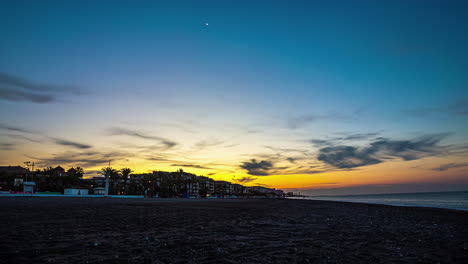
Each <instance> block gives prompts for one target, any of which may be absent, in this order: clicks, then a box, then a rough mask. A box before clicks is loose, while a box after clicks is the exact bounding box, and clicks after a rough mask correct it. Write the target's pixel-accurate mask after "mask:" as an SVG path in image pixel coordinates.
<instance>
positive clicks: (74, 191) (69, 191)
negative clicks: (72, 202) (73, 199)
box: [63, 187, 88, 195]
mask: <svg viewBox="0 0 468 264" xmlns="http://www.w3.org/2000/svg"><path fill="white" fill-rule="evenodd" d="M63 194H65V195H88V189H86V188H83V187H71V188H66V189H65V190H64V192H63Z"/></svg>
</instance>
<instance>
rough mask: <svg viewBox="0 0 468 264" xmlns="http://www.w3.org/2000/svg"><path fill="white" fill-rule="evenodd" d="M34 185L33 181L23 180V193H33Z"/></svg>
mask: <svg viewBox="0 0 468 264" xmlns="http://www.w3.org/2000/svg"><path fill="white" fill-rule="evenodd" d="M35 186H36V183H35V182H23V192H24V193H34V187H35Z"/></svg>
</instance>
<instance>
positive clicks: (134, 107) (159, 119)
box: [0, 0, 468, 188]
mask: <svg viewBox="0 0 468 264" xmlns="http://www.w3.org/2000/svg"><path fill="white" fill-rule="evenodd" d="M205 23H208V26H206V25H205ZM0 30H1V32H2V33H3V35H2V41H1V42H0V58H1V59H0V72H2V73H4V74H6V75H7V76H10V77H11V76H13V77H15V78H16V79H20V80H22V81H27V82H28V84H44V85H46V86H47V87H49V86H53V87H56V86H59V87H58V88H57V89H55V90H54V89H52V90H53V91H47V89H46V90H41V89H44V87H39V90H38V89H31V86H28V87H29V88H28V87H23V86H21V85H18V83H15V84H12V83H11V80H10V79H9V80H10V81H8V80H6V77H3V79H2V80H1V81H2V82H1V83H0V100H1V101H0V102H1V104H0V111H1V113H2V116H1V118H0V121H1V123H2V124H3V127H4V128H3V130H4V134H3V136H2V135H0V137H1V139H2V141H1V142H2V144H4V146H7V147H4V148H5V150H3V151H2V150H0V157H3V159H4V160H6V162H10V163H15V162H17V163H20V161H22V160H24V159H29V158H35V159H42V160H43V163H42V164H43V165H54V164H57V163H59V161H60V160H59V159H57V161H55V162H54V161H53V159H54V158H53V157H56V156H57V155H59V156H63V154H64V153H66V154H70V153H69V151H76V150H67V149H61V148H60V147H64V145H63V144H62V145H60V144H57V142H56V141H55V143H54V140H52V139H50V137H53V138H66V139H67V140H71V141H79V142H87V144H89V145H90V146H92V147H93V148H100V149H102V148H106V149H109V150H112V149H115V148H117V147H118V146H120V145H118V144H120V143H121V142H120V141H119V142H117V141H118V140H114V139H113V137H112V136H110V135H109V129H112V128H115V127H119V128H122V127H123V128H125V129H131V130H132V131H139V132H140V133H149V134H151V135H153V136H154V137H163V138H170V137H172V138H171V139H172V140H173V141H175V142H177V143H178V146H179V149H176V150H173V149H172V150H165V151H166V152H167V153H166V152H164V153H162V154H164V155H166V156H167V157H170V159H171V160H174V159H176V158H177V159H178V160H181V159H182V157H183V158H187V159H186V160H183V162H188V161H189V160H191V162H195V163H196V162H201V161H202V162H206V160H207V159H209V160H210V162H211V161H212V162H211V163H220V162H222V161H220V160H216V157H220V156H223V157H224V155H225V154H223V153H218V154H216V155H215V154H213V153H211V154H210V153H206V154H200V152H203V151H201V150H198V151H196V153H197V154H196V155H199V156H196V155H195V154H193V152H194V151H193V148H194V147H193V146H197V143H200V142H205V143H206V142H208V141H209V142H211V144H205V145H209V146H210V147H214V146H217V144H215V143H217V142H218V143H219V142H223V143H225V144H226V146H228V145H234V144H237V145H238V148H239V149H238V150H232V151H231V150H229V151H227V150H225V152H229V153H232V154H233V156H232V157H231V156H230V157H229V158H228V157H226V158H225V159H224V160H225V161H223V162H224V163H227V164H223V165H224V167H223V169H226V171H224V172H222V171H219V170H216V169H213V170H209V171H206V172H204V173H212V174H213V175H224V176H223V177H224V178H229V177H232V175H229V176H228V171H231V172H229V173H233V172H235V173H236V175H247V176H248V177H250V176H249V175H255V174H258V173H251V171H249V170H248V169H246V168H245V167H242V166H243V165H242V164H243V163H242V162H244V161H245V160H249V159H253V158H256V159H257V161H260V160H266V161H271V162H272V163H273V164H274V165H273V166H276V167H278V168H284V167H285V166H284V164H283V165H282V162H283V161H281V160H278V159H280V158H278V153H269V154H270V155H273V156H274V157H273V156H271V157H268V156H267V154H265V149H264V147H265V146H271V145H275V146H276V147H282V148H285V147H288V146H294V147H299V148H300V149H302V150H304V149H305V150H306V151H308V154H307V155H309V156H307V158H304V160H305V161H304V163H303V164H301V165H300V166H299V165H297V164H295V163H294V164H295V165H294V166H296V165H297V166H296V167H294V166H293V167H294V168H292V167H291V168H288V169H289V170H288V173H289V174H294V170H297V173H298V174H301V175H302V176H301V177H309V178H310V177H315V176H304V173H303V172H304V171H303V169H302V168H299V167H311V166H319V167H320V166H322V165H323V166H324V167H325V168H324V170H325V171H329V170H330V168H329V167H327V166H332V168H331V169H334V168H333V166H334V167H335V169H336V165H337V164H336V163H332V162H331V163H330V162H327V161H325V162H324V161H323V160H317V158H316V157H317V153H321V152H320V147H319V146H313V145H310V140H312V139H327V140H328V139H330V138H333V137H335V136H334V135H336V134H340V133H341V134H353V133H354V134H357V133H361V134H363V133H378V134H379V136H378V137H380V138H386V139H389V140H400V141H401V140H403V141H404V140H408V141H411V140H415V138H417V137H421V136H427V135H435V134H441V133H447V134H444V135H446V136H445V137H444V138H443V139H441V142H440V143H438V144H440V146H448V145H449V144H451V145H453V144H457V145H459V146H462V145H464V144H466V143H467V142H468V134H467V129H468V127H467V125H466V124H467V122H466V117H467V105H468V99H467V98H468V74H467V69H468V49H467V48H466V47H468V34H466V32H468V2H467V1H427V0H424V1H423V0H421V1H416V0H414V1H4V2H2V5H1V8H0ZM26 86H27V85H26ZM70 87H71V88H70ZM33 88H34V87H33ZM2 89H3V90H2ZM5 89H6V90H5ZM73 89H77V90H79V92H78V93H75V92H73V91H74V90H73ZM12 91H13V92H12ZM17 91H21V93H18V92H17ZM25 91H26V92H27V93H26V94H25V93H24V92H25ZM31 91H32V92H31ZM29 93H33V94H32V95H31V94H29ZM34 93H40V94H46V95H47V96H49V97H48V98H49V99H48V100H45V101H44V102H37V100H36V101H34V100H33V98H35V97H34V96H35V94H34ZM7 126H10V127H11V126H13V127H15V128H23V129H27V130H34V132H37V133H39V137H40V139H37V140H36V139H34V140H36V141H40V142H41V144H42V146H43V145H44V144H45V145H47V144H49V145H51V146H50V147H49V148H47V150H44V148H43V147H40V146H38V144H37V143H38V142H34V141H31V140H29V141H28V140H26V142H22V141H21V139H20V138H19V137H16V138H15V137H13V136H12V135H11V133H10V132H11V131H14V130H11V129H10V130H8V129H6V128H5V127H7ZM182 127H183V128H182ZM182 130H186V132H187V131H188V130H191V131H192V132H196V133H193V134H196V135H190V134H186V135H183V134H179V133H182V132H181V131H182ZM106 131H107V132H106ZM16 132H18V131H16ZM114 132H115V131H114ZM20 133H21V132H20ZM37 133H36V135H35V136H37ZM110 134H112V133H110ZM114 134H115V133H114ZM130 134H131V133H130ZM23 136H24V135H23ZM114 136H115V135H114ZM133 136H134V135H133ZM130 137H131V135H130ZM376 137H377V136H376ZM139 139H144V138H142V137H140V138H139ZM146 139H148V138H146ZM22 140H23V141H25V139H22ZM106 140H107V141H106ZM372 140H378V139H376V138H373V139H368V141H362V140H358V141H355V142H339V144H345V143H346V145H351V146H355V147H360V148H365V147H366V145H369V144H371V143H372V142H373V141H372ZM51 141H52V142H51ZM5 144H7V145H5ZM8 144H11V146H10V145H8ZM29 144H33V145H29ZM54 144H55V145H59V146H55V145H54ZM116 144H117V145H116ZM131 144H137V143H136V142H131ZM308 144H309V145H308ZM336 144H338V143H336ZM336 144H335V143H334V145H336ZM201 145H203V144H201ZM68 146H69V145H68ZM322 147H323V146H322ZM218 148H219V146H218ZM32 149H34V150H36V149H42V150H40V151H39V150H38V151H37V152H35V151H31V150H32ZM119 149H121V146H120V147H119ZM361 150H362V151H363V150H364V149H361ZM170 151H175V152H174V153H171V152H170ZM218 151H219V149H218ZM29 152H33V153H35V154H31V153H29ZM132 153H134V152H133V150H132ZM81 154H83V153H81ZM101 154H102V153H101ZM159 154H161V151H160V152H159ZM234 154H235V156H234ZM426 154H427V153H426ZM426 154H425V155H423V156H424V157H425V158H427V155H426ZM141 155H143V154H138V155H135V157H134V159H135V160H132V159H127V158H123V159H120V161H116V162H117V164H123V165H125V162H127V163H128V164H129V165H133V166H136V167H139V168H144V169H145V170H146V169H150V167H158V166H167V165H168V164H159V163H152V164H151V165H146V164H145V165H142V164H144V163H145V158H144V157H143V156H141ZM144 155H146V154H144ZM193 155H195V156H193ZM226 155H227V154H226ZM275 155H276V156H275ZM282 155H291V153H282ZM372 155H375V154H372ZM386 155H388V153H387V154H386ZM437 155H438V156H437V157H440V155H439V154H437ZM181 156H182V157H181ZM390 156H391V155H390ZM397 156H398V155H397ZM429 156H430V157H432V158H433V157H434V155H429ZM5 157H8V158H5ZM145 157H146V156H145ZM167 157H166V158H167ZM398 157H399V158H401V157H400V156H398ZM361 158H362V157H361ZM425 158H421V160H424V159H425ZM459 159H460V157H459V156H457V157H451V156H450V157H444V160H440V161H438V163H437V161H434V160H432V159H431V160H430V161H427V163H426V164H425V168H426V169H430V168H432V167H434V166H436V165H440V164H441V163H455V164H459ZM78 160H80V159H78ZM125 160H126V161H125ZM200 160H201V161H200ZM418 160H419V159H418ZM68 161H70V160H68ZM72 161H73V160H72ZM62 162H65V160H64V159H62ZM119 162H120V163H119ZM71 163H73V162H70V165H72V164H71ZM179 163H180V162H177V163H176V164H179ZM382 163H384V162H382ZM239 164H241V165H239ZM93 165H95V166H90V167H92V168H95V167H99V166H101V164H99V163H98V164H93ZM289 165H292V164H289ZM366 165H367V164H366ZM371 166H380V165H369V167H371ZM418 166H419V165H418ZM421 166H422V165H421ZM206 167H208V166H206ZM228 167H230V169H228ZM358 167H361V166H358ZM362 167H367V166H362ZM187 168H188V167H187ZM356 168H357V167H356ZM458 168H463V167H458ZM341 169H342V168H341ZM142 170H143V169H142ZM267 170H269V173H268V174H269V175H273V176H274V175H281V174H284V173H285V171H284V170H283V171H282V170H280V169H278V170H277V171H275V173H273V169H272V168H269V169H267ZM418 173H422V172H418ZM457 173H458V174H457ZM457 173H455V174H456V175H458V176H456V177H457V179H458V180H459V179H460V177H461V176H460V175H461V174H460V173H461V172H459V171H458V172H457ZM418 175H419V174H418ZM255 176H259V175H255ZM274 177H276V176H274ZM369 177H370V176H369ZM454 177H455V176H454ZM267 178H268V176H267V177H259V178H258V179H257V181H258V183H262V182H263V183H265V184H269V182H268V180H267ZM309 178H308V179H309ZM436 178H437V177H436ZM301 179H302V178H301ZM392 179H393V178H392ZM440 179H441V180H443V178H440ZM389 181H390V180H389ZM277 182H280V181H279V180H277V181H275V182H274V183H272V184H275V186H280V184H278V183H277ZM305 182H307V183H305V185H307V186H311V185H313V184H312V183H310V180H305ZM364 182H370V180H369V179H366V180H365V181H364ZM391 182H395V181H394V180H392V181H391ZM400 182H401V181H400ZM343 184H344V185H343V186H345V185H346V181H344V183H343ZM353 184H357V183H355V182H353ZM299 187H300V186H298V188H299Z"/></svg>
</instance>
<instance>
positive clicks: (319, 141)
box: [310, 139, 333, 147]
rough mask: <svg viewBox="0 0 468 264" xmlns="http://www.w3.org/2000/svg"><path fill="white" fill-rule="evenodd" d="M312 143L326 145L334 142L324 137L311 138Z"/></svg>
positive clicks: (318, 145) (319, 145)
mask: <svg viewBox="0 0 468 264" xmlns="http://www.w3.org/2000/svg"><path fill="white" fill-rule="evenodd" d="M310 143H312V145H314V146H316V147H325V146H331V145H332V144H333V143H332V141H330V140H323V139H311V140H310Z"/></svg>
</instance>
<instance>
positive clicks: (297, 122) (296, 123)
mask: <svg viewBox="0 0 468 264" xmlns="http://www.w3.org/2000/svg"><path fill="white" fill-rule="evenodd" d="M348 119H350V117H349V116H345V115H341V114H337V113H332V114H323V115H304V116H297V117H291V118H289V119H288V120H287V121H286V125H287V127H289V128H291V129H298V128H302V127H305V126H307V125H309V124H310V123H314V122H319V121H327V120H348Z"/></svg>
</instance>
